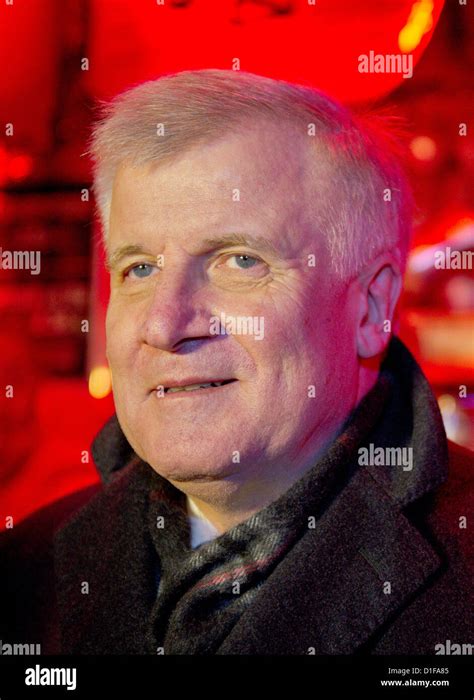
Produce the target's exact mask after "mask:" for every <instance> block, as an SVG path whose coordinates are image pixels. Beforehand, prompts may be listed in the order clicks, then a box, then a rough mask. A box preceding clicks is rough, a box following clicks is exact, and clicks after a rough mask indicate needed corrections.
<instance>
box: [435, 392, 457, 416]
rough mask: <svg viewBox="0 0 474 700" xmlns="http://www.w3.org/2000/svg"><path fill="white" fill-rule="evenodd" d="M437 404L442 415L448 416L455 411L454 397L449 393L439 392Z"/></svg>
mask: <svg viewBox="0 0 474 700" xmlns="http://www.w3.org/2000/svg"><path fill="white" fill-rule="evenodd" d="M438 406H439V410H440V411H441V413H442V414H443V416H450V415H451V414H453V413H455V411H456V399H455V398H454V396H451V394H441V396H439V397H438Z"/></svg>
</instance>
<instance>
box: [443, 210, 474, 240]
mask: <svg viewBox="0 0 474 700" xmlns="http://www.w3.org/2000/svg"><path fill="white" fill-rule="evenodd" d="M446 238H449V241H450V243H453V242H455V241H456V242H458V243H464V244H466V245H474V219H473V218H472V217H471V216H464V217H463V218H461V219H458V221H456V223H455V224H453V225H452V226H450V227H449V228H448V230H447V232H446Z"/></svg>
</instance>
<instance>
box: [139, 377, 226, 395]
mask: <svg viewBox="0 0 474 700" xmlns="http://www.w3.org/2000/svg"><path fill="white" fill-rule="evenodd" d="M230 379H234V380H235V379H236V377H219V379H215V378H214V377H212V378H210V379H205V378H204V377H196V376H194V377H185V378H184V379H164V380H163V381H161V382H158V384H157V385H156V386H162V387H164V388H165V389H170V388H173V387H178V386H190V385H191V384H210V383H211V382H228V381H229V380H230ZM155 389H156V387H155V388H154V389H153V391H155Z"/></svg>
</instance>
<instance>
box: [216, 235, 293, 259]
mask: <svg viewBox="0 0 474 700" xmlns="http://www.w3.org/2000/svg"><path fill="white" fill-rule="evenodd" d="M203 243H204V245H205V246H206V247H207V249H208V250H219V249H220V248H227V247H228V246H233V245H235V246H237V245H242V246H246V247H248V248H257V249H259V250H261V251H263V252H267V253H271V254H272V255H275V256H279V255H281V252H280V251H279V250H278V249H277V248H276V247H275V246H274V245H273V243H272V242H271V241H269V240H268V238H264V237H263V236H250V235H244V234H242V233H229V234H227V235H225V236H218V237H217V238H205V239H204V241H203Z"/></svg>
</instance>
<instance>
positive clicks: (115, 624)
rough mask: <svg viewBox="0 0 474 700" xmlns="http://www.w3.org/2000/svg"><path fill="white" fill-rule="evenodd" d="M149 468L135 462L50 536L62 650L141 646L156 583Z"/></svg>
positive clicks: (123, 650) (120, 650)
mask: <svg viewBox="0 0 474 700" xmlns="http://www.w3.org/2000/svg"><path fill="white" fill-rule="evenodd" d="M148 469H149V467H147V465H144V464H140V463H138V462H136V461H132V463H131V464H130V465H129V466H128V467H127V468H125V469H124V470H123V472H122V473H120V474H119V475H117V477H116V478H115V480H114V481H113V482H112V483H111V484H110V485H109V486H108V487H107V488H106V489H105V490H104V491H103V492H102V493H101V494H100V495H99V496H98V497H96V498H94V499H93V501H91V503H89V504H88V505H87V506H86V508H84V509H83V510H82V511H81V512H80V513H79V514H78V515H77V516H76V517H75V518H73V519H72V520H71V521H70V522H69V523H68V524H67V525H66V526H65V527H64V528H63V529H62V530H61V531H60V532H59V533H58V535H57V536H56V538H55V543H54V557H55V572H56V594H57V600H58V609H59V618H60V631H61V639H62V651H63V653H70V654H75V653H78V654H87V653H94V654H140V653H144V651H145V649H144V640H145V632H146V624H147V621H148V618H149V615H150V610H151V607H152V605H153V603H154V600H155V597H156V585H157V582H156V566H155V559H154V556H155V555H154V552H153V549H152V547H151V544H150V542H149V540H148V538H147V531H146V530H147V529H146V528H145V527H144V525H143V523H144V522H145V510H146V495H147V489H146V484H147V478H146V470H148ZM143 470H144V473H141V472H142V471H143Z"/></svg>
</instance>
